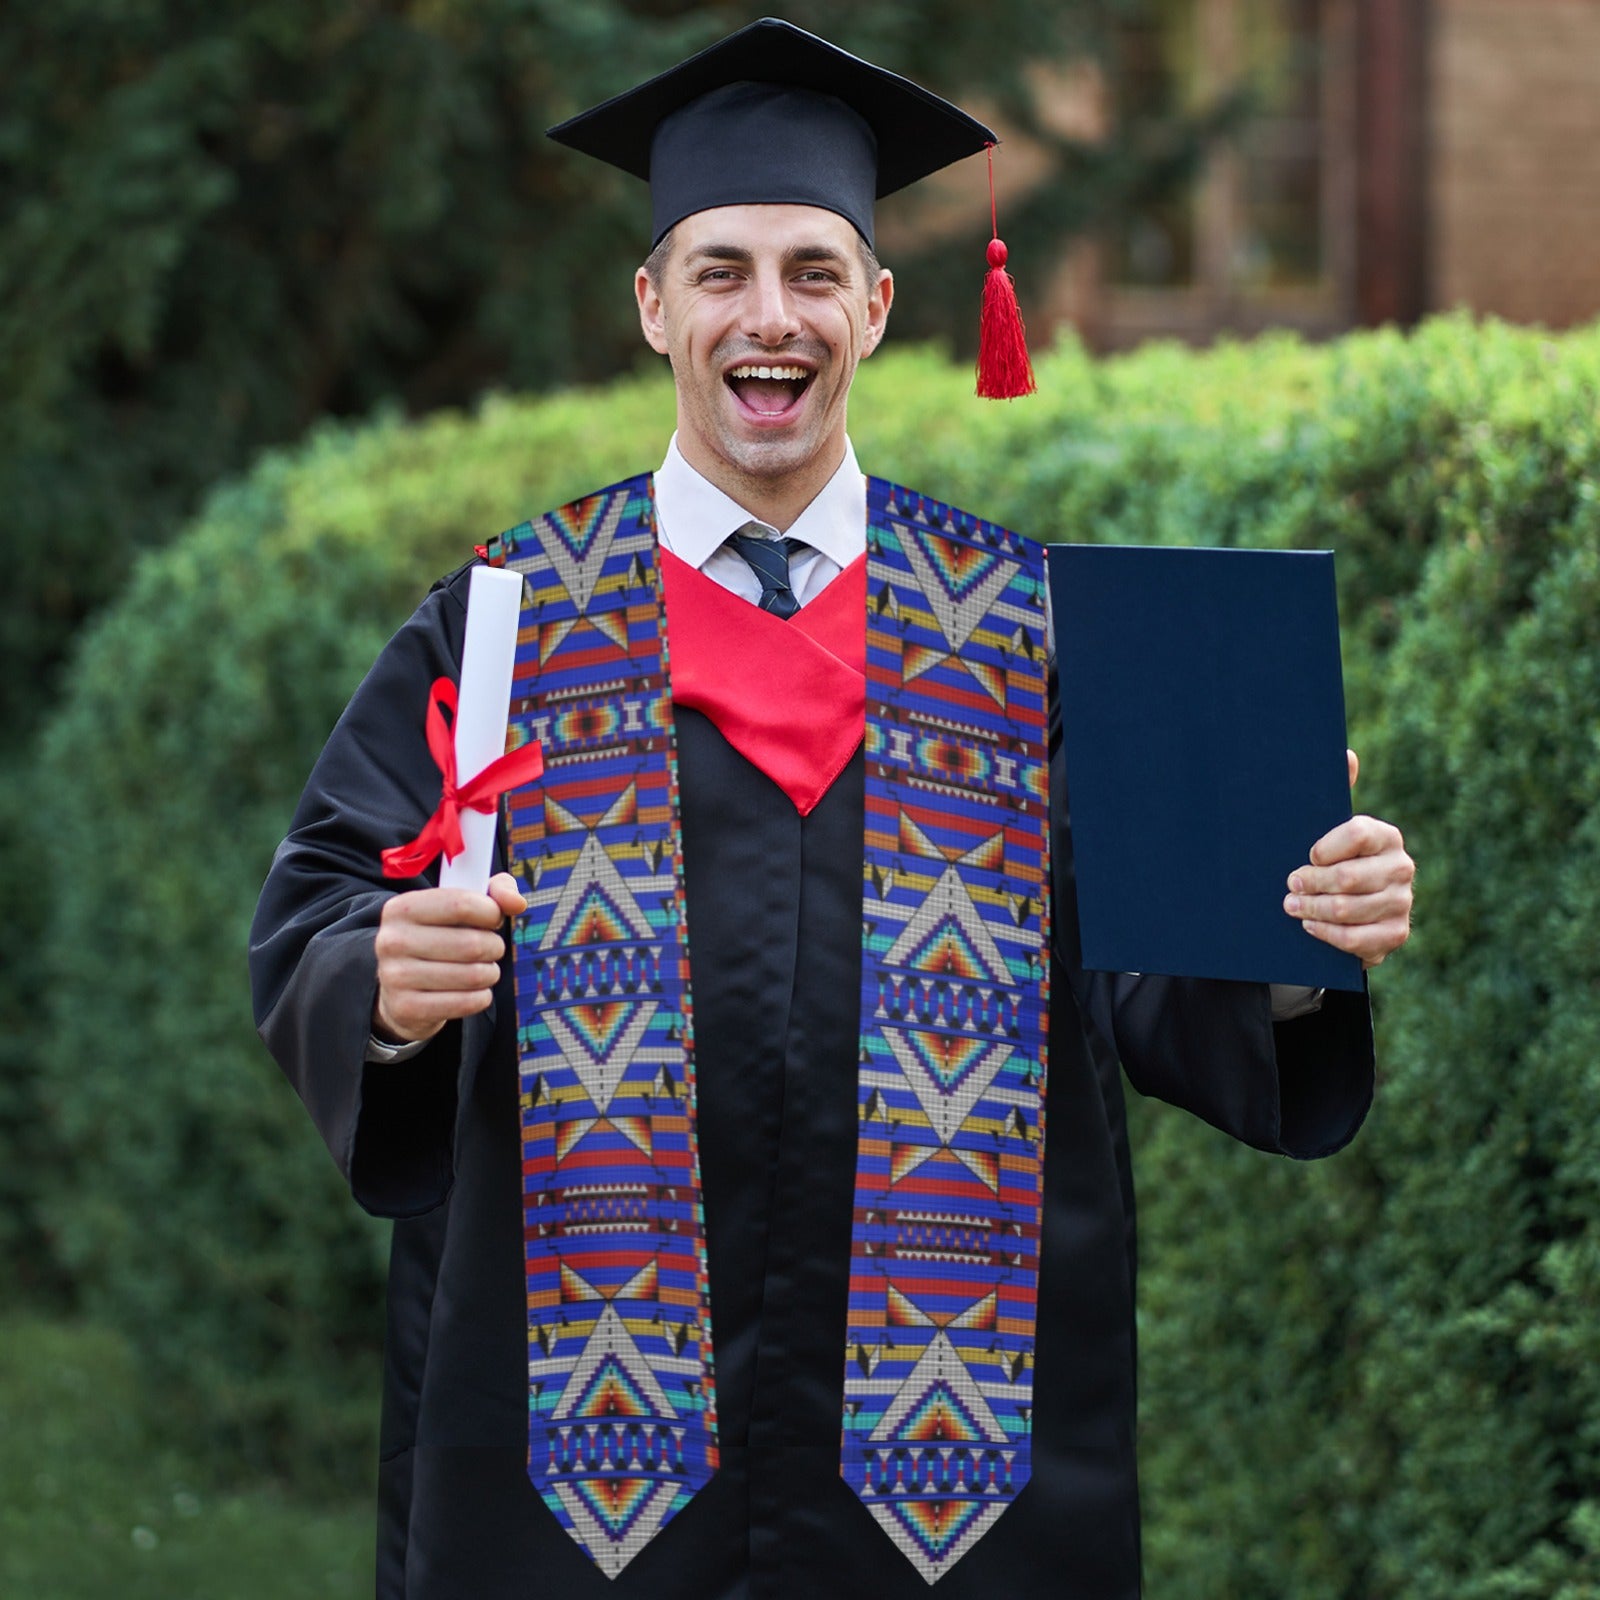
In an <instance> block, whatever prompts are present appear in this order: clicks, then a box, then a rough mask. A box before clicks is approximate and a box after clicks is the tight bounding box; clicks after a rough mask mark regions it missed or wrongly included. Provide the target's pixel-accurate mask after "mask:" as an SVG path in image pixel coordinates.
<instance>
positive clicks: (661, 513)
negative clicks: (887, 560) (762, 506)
mask: <svg viewBox="0 0 1600 1600" xmlns="http://www.w3.org/2000/svg"><path fill="white" fill-rule="evenodd" d="M655 491H656V516H657V521H658V524H659V528H658V531H659V534H660V538H661V543H662V544H663V545H664V546H665V547H666V548H667V549H668V550H670V551H671V552H672V553H673V555H675V556H677V558H678V559H679V560H680V561H687V562H688V563H689V565H690V566H691V567H703V566H704V565H705V564H706V562H707V561H709V560H710V559H711V557H712V556H713V555H714V554H715V553H716V552H717V551H718V550H719V549H721V547H722V545H723V544H724V542H725V541H726V540H727V537H728V535H729V534H730V533H737V532H738V531H739V529H740V528H742V527H743V526H744V525H745V523H747V522H750V521H759V520H760V519H759V518H755V517H754V516H753V515H752V513H751V512H749V511H747V510H745V508H744V507H743V506H741V505H740V504H739V503H738V502H737V501H736V500H734V499H732V498H731V497H730V496H728V495H726V494H724V493H723V492H722V490H720V489H719V488H718V487H717V486H716V485H715V484H714V483H712V482H711V481H710V479H708V478H705V477H702V476H701V474H700V473H698V472H696V471H695V469H694V468H693V467H691V466H690V465H689V463H688V462H687V461H685V460H684V458H683V455H682V452H680V451H679V449H678V436H677V434H673V436H672V442H671V443H670V444H669V445H668V446H667V458H666V460H665V461H663V462H662V463H661V470H660V471H659V472H658V473H656V476H655ZM786 531H787V532H788V534H789V536H790V537H791V538H795V539H803V540H804V541H805V542H806V543H807V544H808V545H810V546H811V547H812V549H814V550H820V551H821V552H822V554H823V555H825V556H827V557H828V558H829V559H830V560H832V561H834V562H836V563H837V564H838V565H839V566H840V567H847V566H849V565H850V563H851V562H852V561H854V560H855V558H856V557H857V556H858V555H860V554H861V552H862V551H863V550H865V549H866V547H867V483H866V479H865V478H863V477H862V476H861V468H860V467H859V466H858V465H857V464H856V453H855V449H854V447H853V446H852V445H851V443H850V441H849V440H848V439H846V440H845V442H844V460H843V461H841V462H840V463H839V470H838V471H837V472H835V473H834V475H833V476H832V477H831V478H829V479H828V481H827V482H826V483H825V484H824V485H823V486H822V488H821V489H820V490H819V491H818V493H817V497H816V498H815V499H814V500H813V501H812V502H811V504H810V505H808V506H807V507H806V508H805V510H804V511H802V512H801V513H800V515H799V516H798V517H797V518H796V519H795V522H794V525H793V526H792V527H790V528H789V529H787V530H786Z"/></svg>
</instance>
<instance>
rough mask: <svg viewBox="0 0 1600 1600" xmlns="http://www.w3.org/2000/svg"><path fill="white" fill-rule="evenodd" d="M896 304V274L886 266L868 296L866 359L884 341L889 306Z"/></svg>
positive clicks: (865, 337)
mask: <svg viewBox="0 0 1600 1600" xmlns="http://www.w3.org/2000/svg"><path fill="white" fill-rule="evenodd" d="M893 304H894V274H893V273H892V272H890V271H889V269H888V268H887V267H884V268H883V269H882V270H881V271H880V272H879V273H878V281H877V283H876V284H874V285H873V288H872V292H871V294H869V295H868V296H867V328H866V333H865V334H864V335H863V337H862V340H861V356H862V359H863V360H865V359H866V357H868V356H870V355H871V354H872V352H873V351H874V350H876V349H877V348H878V346H879V344H880V343H881V342H882V341H883V330H884V327H885V325H886V324H887V323H888V321H889V307H890V306H892V305H893Z"/></svg>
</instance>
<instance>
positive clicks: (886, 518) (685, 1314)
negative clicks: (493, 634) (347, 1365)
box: [489, 476, 1049, 1583]
mask: <svg viewBox="0 0 1600 1600" xmlns="http://www.w3.org/2000/svg"><path fill="white" fill-rule="evenodd" d="M867 506H868V509H867V520H868V529H867V557H866V563H865V568H866V570H865V590H866V650H865V668H866V671H865V687H864V697H865V727H864V730H863V737H864V739H865V746H866V749H865V760H866V818H865V858H864V863H863V891H862V904H863V917H862V954H863V959H862V991H861V1035H860V1037H861V1046H860V1057H859V1059H860V1077H859V1089H858V1094H859V1105H858V1110H859V1117H860V1130H861V1131H860V1140H859V1148H858V1157H857V1173H856V1199H855V1222H854V1227H853V1230H852V1244H851V1254H852V1259H851V1274H850V1302H849V1327H848V1329H847V1330H845V1329H841V1330H840V1331H841V1334H842V1335H843V1336H844V1337H843V1340H842V1351H841V1356H842V1365H843V1369H844V1382H843V1394H842V1404H843V1416H842V1421H841V1436H842V1448H841V1470H842V1472H843V1475H844V1477H845V1479H846V1481H847V1482H848V1483H849V1484H850V1485H851V1487H852V1488H853V1489H854V1490H855V1492H856V1493H857V1494H858V1495H859V1496H860V1497H861V1499H862V1501H863V1503H864V1504H865V1506H866V1507H867V1509H868V1510H869V1511H870V1512H871V1514H872V1516H873V1517H874V1518H876V1520H877V1521H878V1522H879V1524H880V1525H881V1526H882V1527H883V1528H884V1529H885V1530H886V1531H887V1532H888V1534H889V1536H890V1537H891V1538H892V1539H893V1540H894V1542H895V1544H896V1545H897V1546H898V1547H899V1549H900V1550H901V1551H902V1552H903V1553H904V1554H905V1555H906V1556H907V1557H908V1558H909V1559H910V1560H911V1561H912V1563H913V1564H914V1565H915V1566H916V1568H917V1570H918V1571H919V1572H920V1573H921V1574H922V1576H923V1577H924V1578H925V1579H927V1580H928V1581H929V1582H930V1583H931V1582H933V1581H935V1580H936V1579H937V1578H938V1577H940V1576H942V1574H943V1573H945V1572H947V1571H949V1570H950V1568H951V1567H952V1566H953V1565H954V1563H955V1562H956V1561H957V1560H959V1559H960V1557H961V1556H962V1555H964V1554H965V1553H966V1552H967V1551H968V1550H969V1549H970V1548H971V1547H972V1545H973V1544H974V1543H975V1542H976V1540H977V1539H978V1538H980V1537H981V1536H982V1535H983V1534H984V1533H985V1532H986V1531H987V1530H988V1529H989V1528H990V1527H991V1526H992V1525H993V1524H994V1522H995V1521H996V1519H997V1518H998V1517H999V1516H1000V1514H1001V1513H1002V1512H1003V1511H1004V1510H1005V1508H1006V1507H1007V1506H1008V1505H1009V1504H1010V1503H1011V1501H1012V1499H1013V1498H1014V1497H1015V1495H1016V1494H1017V1492H1018V1491H1019V1490H1020V1489H1021V1488H1022V1487H1023V1485H1024V1484H1025V1483H1026V1482H1027V1480H1028V1475H1029V1443H1030V1440H1029V1432H1030V1419H1031V1415H1032V1397H1033V1390H1032V1362H1033V1340H1034V1324H1035V1312H1036V1303H1037V1283H1038V1261H1039V1224H1040V1203H1041V1197H1042V1188H1041V1162H1042V1156H1043V1146H1044V1119H1043V1091H1044V1065H1045V1038H1046V1026H1045V1008H1046V977H1047V973H1048V959H1047V954H1046V952H1047V945H1048V936H1047V918H1048V905H1049V893H1048V883H1049V863H1048V836H1049V812H1048V797H1047V752H1046V726H1045V609H1044V606H1045V601H1044V587H1045V577H1044V559H1043V551H1042V549H1041V548H1040V547H1038V546H1036V545H1033V544H1031V543H1030V542H1029V541H1027V540H1024V539H1021V538H1018V537H1017V536H1016V535H1013V534H1011V533H1008V532H1006V531H1005V530H1004V529H1002V528H998V527H995V526H993V525H991V524H989V523H985V522H981V521H979V520H978V519H976V518H974V517H971V516H968V515H966V514H965V513H962V512H959V511H954V510H952V509H951V508H949V507H947V506H943V505H939V504H937V503H935V502H933V501H930V500H926V499H924V498H922V497H921V496H918V495H915V494H912V493H910V492H908V491H906V490H904V489H899V488H896V487H894V486H893V485H891V484H888V483H884V482H882V481H880V480H878V479H870V480H869V481H868V501H867ZM489 559H490V560H491V561H492V562H494V563H495V564H497V565H504V566H505V567H507V568H510V569H512V570H515V571H520V572H522V573H523V574H524V577H525V586H524V601H523V610H522V619H521V629H520V634H519V641H518V647H517V666H516V675H515V680H514V684H513V689H512V709H511V727H510V733H509V743H511V744H513V745H517V744H522V743H526V742H527V741H528V740H531V739H537V740H538V741H539V742H540V744H541V745H542V747H543V751H544V764H545V772H544V777H543V779H542V781H541V782H540V783H539V784H538V785H536V786H530V787H529V788H526V789H521V790H517V791H515V792H514V793H513V794H511V795H510V796H508V797H507V800H506V803H505V815H504V827H505V839H506V844H507V853H508V857H509V859H510V862H511V864H512V868H513V870H514V871H515V872H517V874H518V875H519V877H520V878H521V881H522V883H523V885H524V888H525V890H526V892H527V895H528V899H529V908H528V910H527V912H526V913H525V914H524V915H523V916H522V917H521V918H519V919H518V923H517V925H516V928H515V931H514V935H513V943H514V970H515V978H516V989H517V1024H518V1026H517V1049H518V1060H519V1074H520V1084H521V1124H522V1157H523V1163H522V1173H523V1180H522V1182H523V1205H524V1241H525V1245H524V1251H525V1261H526V1276H527V1310H528V1378H529V1431H528V1471H529V1475H530V1477H531V1478H532V1480H533V1482H534V1485H535V1487H536V1488H537V1489H538V1491H539V1493H540V1495H541V1496H542V1497H543V1499H544V1500H545V1502H546V1504H547V1505H548V1506H549V1508H550V1510H551V1511H552V1512H554V1514H555V1516H556V1517H557V1519H558V1520H559V1521H560V1522H561V1524H562V1525H563V1526H564V1527H565V1528H566V1529H567V1531H568V1532H569V1533H570V1534H571V1535H572V1537H573V1538H574V1539H576V1540H577V1541H578V1542H579V1543H580V1544H581V1545H582V1546H583V1548H584V1549H585V1550H586V1551H587V1553H588V1554H589V1556H590V1557H591V1558H592V1559H593V1560H594V1561H595V1563H596V1564H597V1565H598V1566H599V1567H600V1568H601V1570H602V1571H604V1572H605V1573H606V1574H607V1575H608V1576H611V1577H615V1576H616V1575H617V1574H618V1573H619V1572H621V1570H622V1569H623V1568H624V1567H625V1566H626V1565H627V1564H628V1562H629V1561H631V1560H632V1559H633V1557H634V1556H635V1555H637V1554H638V1553H639V1552H640V1550H642V1549H643V1548H644V1546H645V1545H646V1543H648V1541H649V1540H650V1539H651V1538H652V1537H653V1536H654V1535H655V1534H656V1533H657V1532H659V1531H660V1530H661V1528H662V1527H663V1526H664V1525H665V1524H666V1523H667V1522H668V1521H669V1520H670V1519H671V1518H672V1517H673V1516H674V1515H675V1514H676V1513H677V1512H678V1511H680V1510H681V1509H682V1508H683V1507H684V1506H685V1505H686V1504H687V1503H688V1502H689V1500H690V1498H691V1497H692V1496H693V1495H694V1493H695V1491H696V1490H697V1489H699V1488H700V1487H702V1486H703V1485H704V1484H705V1483H706V1482H707V1480H708V1479H709V1478H710V1476H711V1474H712V1473H713V1472H714V1471H715V1470H716V1467H717V1428H716V1398H715V1396H716V1391H715V1385H714V1379H713V1365H712V1338H711V1316H710V1305H709V1298H708V1289H707V1276H706V1260H705V1232H704V1219H703V1212H702V1206H701V1194H700V1178H699V1164H698V1158H697V1152H696V1146H695V1120H694V1106H695V1078H694V1042H693V1041H694V1022H693V1004H692V998H691V984H690V961H689V951H688V945H687V939H686V936H685V921H684V889H683V868H682V843H681V836H680V829H679V824H678V797H677V771H676V756H675V750H674V743H673V733H672V690H671V681H672V678H671V663H670V660H669V648H668V646H669V637H668V630H667V629H666V628H664V627H663V626H662V617H663V599H662V594H663V586H664V585H663V576H662V573H663V565H664V562H670V561H671V560H672V558H671V557H660V556H659V555H658V552H657V548H656V542H655V532H654V501H653V498H652V491H651V480H650V478H649V477H648V476H644V477H639V478H634V479H629V480H627V481H625V482H623V483H619V484H616V485H614V486H613V487H611V488H609V489H606V490H603V491H601V492H600V493H599V494H595V495H590V496H588V497H587V498H585V499H583V500H579V501H575V502H573V504H571V505H569V506H565V507H563V508H561V509H560V510H558V511H553V512H551V513H549V514H547V515H545V516H543V517H540V518H538V519H537V520H536V521H534V522H530V523H524V524H522V525H521V526H519V527H517V528H514V529H512V530H511V531H510V532H509V533H507V534H505V535H503V536H502V537H501V538H500V539H499V540H497V541H496V542H495V543H494V544H493V545H492V546H491V547H490V551H489ZM854 572H855V569H851V570H850V571H848V572H847V573H846V574H844V575H842V576H841V578H840V579H838V580H836V582H835V584H834V585H832V586H830V589H829V590H828V591H825V593H824V596H823V597H822V598H823V599H826V598H827V597H828V595H830V594H833V592H834V591H835V590H839V594H841V595H844V594H847V593H848V592H849V591H848V590H840V589H839V585H841V584H845V583H846V582H847V580H849V579H851V578H852V575H853V574H854ZM674 582H675V583H680V582H689V583H709V580H705V579H702V578H701V577H700V576H699V575H698V574H690V575H689V577H688V578H687V579H681V580H680V579H678V578H677V577H676V574H675V576H674ZM856 592H858V593H859V587H858V588H857V590H856ZM835 604H836V605H837V601H836V602H835ZM813 606H814V607H817V608H818V611H817V614H818V615H819V616H821V615H822V614H823V613H822V608H821V606H820V603H819V602H813ZM812 609H813V607H807V608H805V609H804V610H802V612H801V613H800V614H799V616H798V617H797V618H796V619H795V620H794V621H792V622H790V623H786V624H785V623H778V622H777V621H776V619H770V618H766V617H765V616H761V621H762V624H763V625H767V624H770V625H772V626H785V627H791V628H798V627H799V625H800V620H801V619H802V618H804V617H805V616H806V613H807V612H808V611H811V610H812ZM752 615H757V616H760V615H761V614H759V613H752ZM820 648H821V647H820V646H819V649H820ZM684 653H685V657H686V659H685V662H684V676H685V682H686V684H687V682H688V680H689V678H690V677H691V674H692V672H695V673H699V675H700V676H701V678H702V679H704V678H705V677H706V676H707V675H708V674H707V672H706V671H705V670H704V669H703V668H702V667H701V666H700V665H699V663H691V662H690V661H689V660H688V659H687V657H688V655H689V653H690V652H689V649H688V645H687V643H686V642H685V644H684ZM818 665H819V669H822V670H825V671H832V670H833V666H830V665H829V663H828V662H827V661H822V660H820V658H819V662H818ZM836 665H837V662H835V663H834V666H836ZM717 670H718V668H717V666H716V664H715V663H713V664H712V666H711V668H710V674H709V675H710V676H715V675H716V672H717ZM685 693H686V697H687V691H685ZM772 698H774V699H780V700H781V699H782V697H781V696H774V697H772ZM710 714H711V715H712V716H713V720H717V714H716V712H715V711H712V712H710ZM786 714H789V713H788V712H787V711H786ZM732 715H735V714H733V713H730V716H732ZM757 720H758V721H759V720H760V718H759V713H757ZM720 725H721V724H720V723H719V726H720ZM723 731H724V733H725V735H726V736H728V737H729V738H730V740H731V741H732V742H734V743H735V745H736V747H737V748H740V749H746V748H747V747H746V745H745V744H744V743H741V742H740V739H739V738H738V737H736V736H735V735H736V734H737V733H738V732H740V731H741V730H738V729H733V730H731V731H730V728H729V727H724V729H723ZM746 731H747V730H746ZM757 733H758V734H759V730H757ZM758 742H759V741H758ZM782 743H783V740H782V738H781V737H780V738H778V739H777V740H776V745H777V746H781V745H782ZM855 743H856V739H855V737H854V732H853V731H852V730H848V729H847V730H846V734H845V738H844V742H843V744H842V745H839V746H838V748H839V749H842V751H843V758H842V760H841V761H840V765H842V764H843V760H848V758H849V756H850V755H851V754H852V753H853V751H854V748H855ZM747 753H748V752H747ZM824 759H825V760H826V761H831V760H832V756H831V755H830V756H828V757H826V758H824ZM838 770H839V767H838V766H834V767H833V768H832V772H831V773H828V772H826V770H825V771H824V776H825V777H826V778H827V781H830V782H831V777H832V775H835V774H836V773H837V771H838ZM780 781H782V780H781V779H780ZM788 787H790V792H791V794H792V795H796V796H797V804H799V805H800V806H801V809H803V810H804V809H808V808H809V804H808V802H809V803H815V798H817V797H820V793H821V792H822V788H825V787H826V784H823V785H822V786H821V787H819V788H817V790H816V795H815V797H813V796H810V795H808V794H806V793H805V792H804V785H803V783H802V785H801V786H800V788H799V789H797V788H795V787H794V786H788Z"/></svg>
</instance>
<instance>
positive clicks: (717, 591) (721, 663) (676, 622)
mask: <svg viewBox="0 0 1600 1600" xmlns="http://www.w3.org/2000/svg"><path fill="white" fill-rule="evenodd" d="M659 556H660V561H661V576H662V589H663V595H664V599H665V602H666V614H667V649H668V654H669V660H670V662H671V669H670V670H671V676H672V699H673V702H674V704H676V705H682V706H689V707H691V708H692V709H693V710H696V711H700V712H703V713H704V714H705V715H706V716H708V717H709V718H710V719H711V721H712V722H713V723H715V724H716V727H717V730H718V732H720V733H721V734H722V736H723V738H724V739H726V740H727V741H728V743H729V744H731V745H732V746H733V747H734V749H735V750H737V751H738V752H739V754H740V755H742V756H743V757H744V758H745V759H746V760H747V761H749V762H751V763H753V764H754V765H755V766H757V767H759V768H760V769H761V770H762V771H763V772H764V773H766V775H767V776H768V777H769V778H771V779H772V781H773V782H774V783H776V784H777V785H778V786H779V788H781V789H782V790H783V792H784V793H785V794H787V795H788V796H789V798H790V799H791V800H792V801H793V802H794V805H795V809H796V810H797V811H798V812H799V813H800V815H801V816H806V815H807V814H808V813H809V812H810V811H811V810H812V809H813V808H814V807H815V806H816V804H817V802H818V801H819V800H821V799H822V797H823V795H825V794H826V793H827V792H828V790H829V788H830V787H831V786H832V784H833V780H834V779H835V778H837V777H838V776H839V774H840V773H841V772H842V771H843V770H844V768H845V766H846V764H847V763H848V762H849V760H850V757H851V756H852V755H854V754H855V750H856V746H857V745H858V744H860V743H861V738H862V734H863V731H864V730H865V727H866V715H867V677H866V666H867V635H866V606H867V558H866V556H865V555H864V554H863V555H860V556H857V557H856V559H855V560H854V561H852V562H851V563H850V565H849V566H848V567H846V568H845V569H844V571H843V572H841V573H840V574H839V576H838V577H837V578H835V579H834V580H833V582H832V583H830V584H829V585H828V586H827V588H825V589H824V590H823V591H822V593H821V594H819V595H818V596H817V597H816V598H815V599H814V600H811V601H808V602H807V603H806V604H805V605H803V606H802V607H801V608H800V609H799V611H797V612H796V613H795V614H794V616H792V617H791V618H790V619H789V620H788V621H784V620H783V619H782V618H780V617H775V616H773V615H772V614H771V613H770V612H766V611H762V610H761V609H760V608H759V607H757V606H753V605H751V603H750V602H749V601H748V600H746V599H744V598H742V597H741V596H739V595H736V594H733V593H732V592H730V591H729V590H727V589H724V588H723V587H722V585H721V584H720V583H717V582H716V581H715V580H714V579H711V578H708V577H706V575H705V574H704V573H703V572H701V571H700V570H699V568H697V567H692V566H690V565H689V563H688V562H686V561H683V560H680V559H679V558H678V557H677V556H675V555H673V554H672V553H671V552H670V551H668V550H662V551H660V552H659Z"/></svg>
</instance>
